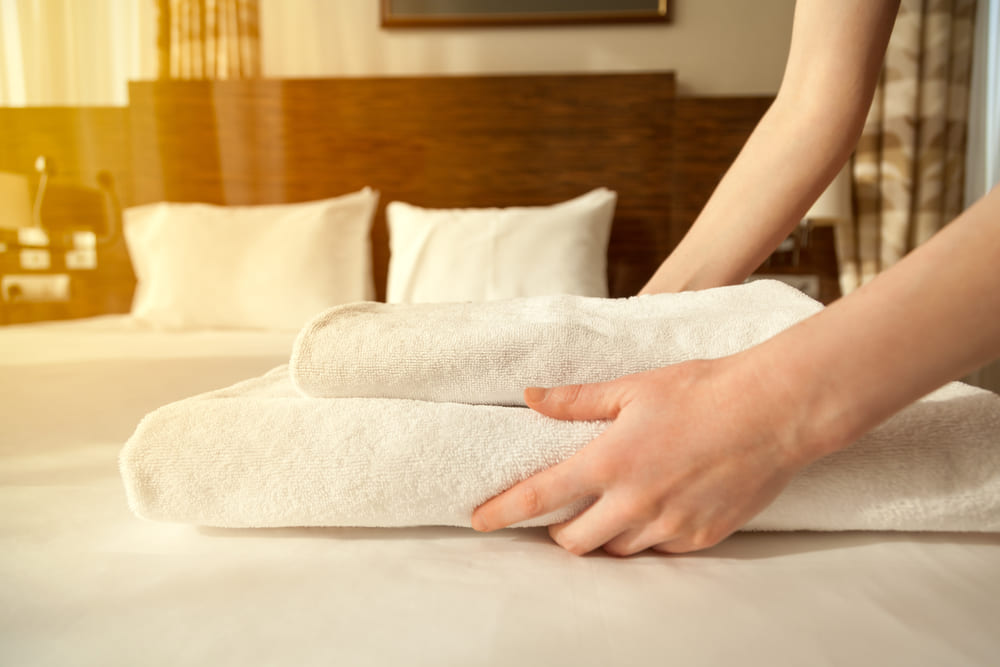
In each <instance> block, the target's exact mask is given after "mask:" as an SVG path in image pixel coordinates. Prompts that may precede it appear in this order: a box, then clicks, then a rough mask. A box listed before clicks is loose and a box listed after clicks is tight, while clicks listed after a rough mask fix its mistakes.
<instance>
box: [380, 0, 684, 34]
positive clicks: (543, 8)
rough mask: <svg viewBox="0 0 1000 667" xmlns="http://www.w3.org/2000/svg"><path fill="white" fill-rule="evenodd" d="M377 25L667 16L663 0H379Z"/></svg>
mask: <svg viewBox="0 0 1000 667" xmlns="http://www.w3.org/2000/svg"><path fill="white" fill-rule="evenodd" d="M381 3H382V26H383V27H385V28H419V27H445V26H498V25H531V24H549V25H553V24H562V23H631V22H646V21H669V20H670V11H669V10H670V4H671V3H670V2H668V0H381Z"/></svg>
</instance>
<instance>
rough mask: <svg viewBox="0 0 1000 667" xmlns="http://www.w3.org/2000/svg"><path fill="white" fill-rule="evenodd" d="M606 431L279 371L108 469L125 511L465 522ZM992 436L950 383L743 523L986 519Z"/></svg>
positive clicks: (821, 525) (217, 400)
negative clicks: (329, 384)
mask: <svg viewBox="0 0 1000 667" xmlns="http://www.w3.org/2000/svg"><path fill="white" fill-rule="evenodd" d="M605 426H606V423H605V422H565V421H558V420H554V419H549V418H546V417H543V416H541V415H539V414H537V413H535V412H533V411H532V410H530V409H528V408H519V407H496V406H474V405H463V404H457V403H429V402H423V401H413V400H402V399H375V398H343V399H314V398H304V397H302V396H300V395H299V394H298V392H297V391H296V389H295V388H294V387H293V385H292V382H291V379H290V377H289V373H288V368H287V367H286V366H282V367H279V368H276V369H274V370H272V371H270V372H269V373H267V374H265V375H264V376H262V377H259V378H255V379H252V380H247V381H245V382H241V383H238V384H236V385H233V386H232V387H228V388H226V389H221V390H218V391H214V392H209V393H207V394H201V395H199V396H194V397H192V398H188V399H185V400H182V401H178V402H176V403H172V404H170V405H166V406H164V407H162V408H160V409H158V410H156V411H154V412H152V413H150V414H149V415H147V416H146V417H145V418H144V419H143V420H142V422H141V423H140V424H139V426H138V428H137V429H136V431H135V433H134V434H133V435H132V437H131V438H130V439H129V441H128V443H126V445H125V448H124V449H123V451H122V454H121V473H122V478H123V480H124V482H125V487H126V491H127V495H128V500H129V505H130V506H131V508H132V510H133V511H134V512H135V513H136V514H138V515H139V516H141V517H144V518H148V519H154V520H160V521H173V522H182V523H193V524H199V525H206V526H220V527H277V526H417V525H450V526H468V525H469V520H470V516H471V514H472V510H473V509H474V508H475V507H476V506H477V505H479V504H480V503H482V502H483V501H485V500H486V499H488V498H490V497H492V496H493V495H495V494H497V493H499V492H500V491H503V490H504V489H506V488H508V487H510V486H511V485H513V484H514V483H515V482H517V481H519V480H521V479H524V478H525V477H528V476H529V475H531V474H532V473H534V472H537V471H539V470H541V469H543V468H545V467H548V466H551V465H552V464H554V463H557V462H559V461H562V460H564V459H566V458H567V457H569V456H571V455H572V454H573V453H574V452H576V451H577V450H578V449H580V448H581V447H582V446H583V445H585V444H586V443H587V442H589V441H590V440H591V439H592V438H593V437H594V436H596V435H597V434H598V433H600V432H601V431H602V430H603V429H604V428H605ZM998 440H1000V397H998V396H997V395H995V394H992V393H990V392H987V391H984V390H980V389H976V388H973V387H969V386H966V385H962V384H959V383H952V384H950V385H948V386H946V387H944V388H943V389H941V390H939V391H937V392H935V393H934V394H931V395H930V396H928V397H926V398H924V399H923V400H921V401H919V402H918V403H916V404H914V405H913V406H911V407H909V408H907V409H906V410H904V411H903V412H901V413H899V414H898V415H896V416H895V417H893V418H892V419H890V420H889V421H888V422H886V423H885V424H883V425H882V426H880V427H879V428H877V429H875V431H873V432H871V433H869V434H868V435H866V436H865V437H864V438H862V439H861V440H859V441H858V442H857V443H855V444H854V445H852V446H851V447H848V448H847V449H845V450H843V451H841V452H838V453H836V454H834V455H832V456H829V457H827V458H825V459H821V460H820V461H818V462H816V463H814V464H813V465H811V466H810V467H808V468H806V469H805V470H803V471H802V472H801V473H800V474H799V475H798V476H797V477H795V478H794V479H793V480H792V482H791V483H790V484H789V486H788V487H787V489H786V490H785V491H784V493H782V494H781V496H779V497H778V498H777V499H776V500H775V501H774V502H773V503H772V504H771V505H770V506H769V507H768V508H767V509H765V510H764V511H763V512H762V513H761V514H759V515H758V516H757V517H755V518H754V519H753V520H752V521H751V522H750V523H749V524H748V525H747V526H746V529H749V530H940V531H996V530H1000V442H998ZM584 506H585V504H584V505H577V506H575V507H571V508H564V509H563V510H560V511H559V512H556V513H553V514H551V515H549V516H546V517H539V518H537V519H534V520H532V521H531V522H529V523H526V524H524V525H545V524H549V523H553V522H555V521H560V520H564V519H566V518H568V517H569V516H571V515H573V514H575V513H577V512H579V511H581V509H583V507H584Z"/></svg>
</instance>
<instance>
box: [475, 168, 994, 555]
mask: <svg viewBox="0 0 1000 667" xmlns="http://www.w3.org/2000/svg"><path fill="white" fill-rule="evenodd" d="M998 265H1000V187H997V188H994V190H993V191H992V192H991V193H989V194H988V195H987V196H986V197H984V198H983V199H982V200H981V201H980V202H979V203H977V204H976V205H975V206H973V207H972V208H971V209H969V210H968V211H966V212H965V213H964V214H962V215H961V216H960V217H959V218H958V219H957V220H955V221H954V222H953V223H951V225H949V226H948V227H947V228H946V229H945V230H944V231H942V232H940V233H939V234H938V235H937V236H935V237H934V238H933V239H931V241H929V242H928V243H926V244H924V245H923V246H921V247H920V248H919V249H917V250H916V251H914V252H913V253H911V254H910V255H908V256H907V257H906V258H905V259H904V260H903V261H901V262H900V263H898V264H897V265H896V266H894V267H893V268H892V269H890V270H888V271H886V272H885V273H883V274H882V275H880V276H879V277H878V278H876V279H875V280H873V281H872V282H871V283H869V284H868V285H866V286H865V287H863V288H862V289H860V290H858V291H857V292H855V293H853V294H851V295H850V296H848V297H845V298H844V299H841V300H840V301H838V302H836V303H835V304H833V305H832V306H830V307H829V308H827V309H826V310H824V311H822V312H820V313H818V314H817V315H815V316H813V317H811V318H809V319H807V320H805V321H803V322H801V323H799V324H797V325H795V326H794V327H792V328H790V329H788V330H787V331H785V332H783V333H781V334H779V335H778V336H776V337H774V338H772V339H771V340H769V341H767V342H765V343H763V344H761V345H758V346H757V347H754V348H751V349H749V350H747V351H745V352H742V353H740V354H736V355H733V356H731V357H725V358H722V359H717V360H712V361H695V362H688V363H683V364H677V365H675V366H667V367H665V368H660V369H657V370H654V371H649V372H646V373H639V374H636V375H630V376H626V377H624V378H620V379H618V380H614V381H611V382H605V383H601V384H591V385H575V386H569V387H557V388H555V389H552V390H549V391H547V392H543V391H538V390H528V391H526V392H525V397H526V398H527V399H528V403H529V405H530V406H531V407H532V408H534V409H535V410H538V411H539V412H542V413H543V414H546V415H549V416H551V417H555V418H559V419H613V420H614V422H613V423H612V424H611V426H609V427H608V429H607V430H606V431H605V432H604V433H603V434H601V435H600V436H598V437H597V438H596V439H595V440H593V441H592V442H591V443H589V444H588V445H587V446H586V447H584V448H583V449H582V450H580V452H578V453H577V454H576V455H575V456H573V457H572V458H570V459H568V460H567V461H565V462H563V463H561V464H559V465H556V466H554V467H552V468H549V469H548V470H545V471H543V472H541V473H539V474H537V475H535V476H534V477H531V478H529V479H527V480H525V481H523V482H521V483H519V484H517V485H515V486H514V487H513V488H511V489H510V490H508V491H506V492H504V493H502V494H500V495H499V496H497V497H495V498H493V499H492V500H490V501H488V502H487V503H485V504H484V505H482V506H481V507H479V508H478V509H477V510H476V512H475V513H474V514H473V518H472V525H473V527H475V528H477V529H478V530H493V529H496V528H501V527H503V526H507V525H510V524H512V523H516V522H518V521H522V520H524V519H527V518H530V517H533V516H540V515H542V514H546V513H548V512H551V511H553V510H556V509H558V508H560V507H563V506H565V505H567V504H569V503H571V502H573V501H575V500H578V499H580V498H584V497H593V498H595V499H596V501H595V502H594V504H593V505H592V506H590V507H589V508H588V509H587V510H586V511H584V512H583V513H582V514H581V515H580V516H578V517H577V518H575V519H572V520H570V521H568V522H565V523H562V524H557V525H554V526H551V527H550V528H549V533H550V534H551V535H552V538H553V539H554V540H555V541H556V542H557V543H558V544H560V545H561V546H563V547H564V548H566V549H568V550H569V551H572V552H574V553H586V552H588V551H591V550H592V549H595V548H598V547H600V546H604V548H605V549H606V550H607V551H609V552H610V553H612V554H616V555H628V554H633V553H637V552H639V551H642V550H643V549H646V548H649V547H653V548H655V549H658V550H662V551H668V552H686V551H694V550H697V549H703V548H706V547H709V546H712V545H714V544H716V543H718V542H719V541H721V540H722V539H724V538H725V537H727V536H728V535H729V534H731V533H732V532H734V531H736V530H738V529H739V528H740V527H741V526H742V525H743V524H745V523H746V522H747V521H749V520H750V519H751V518H752V517H753V516H754V515H755V514H757V513H758V512H760V511H761V510H762V509H763V508H764V507H766V506H767V505H768V504H769V503H770V502H771V501H772V500H773V499H774V498H775V497H776V496H777V495H778V494H779V493H780V492H781V490H782V489H783V488H784V486H785V485H786V484H787V483H788V480H789V479H791V477H792V476H793V475H794V474H795V473H796V472H797V471H798V470H800V469H801V468H802V467H803V466H805V465H807V464H809V463H810V462H812V461H814V460H816V459H818V458H820V457H822V456H824V455H827V454H830V453H832V452H834V451H836V450H838V449H841V448H843V447H846V446H848V445H849V444H850V443H851V442H853V441H854V440H855V439H856V438H857V437H859V436H860V435H862V434H863V433H865V432H866V431H868V430H869V429H871V428H873V427H874V426H876V425H877V424H879V423H880V422H882V421H883V420H884V419H886V418H887V417H889V416H890V415H892V414H893V413H894V412H896V411H897V410H899V409H901V408H903V407H904V406H905V405H907V404H908V403H910V402H911V401H913V400H915V399H917V398H919V397H920V396H922V395H924V394H925V393H927V392H929V391H931V390H932V389H934V388H935V387H937V386H939V385H941V384H943V383H944V382H946V381H948V380H951V379H954V378H956V377H959V376H961V375H963V374H965V373H967V372H968V371H970V370H972V369H973V368H975V367H977V366H978V365H981V364H983V363H985V362H987V361H989V360H991V359H994V358H997V357H1000V272H998V271H997V266H998Z"/></svg>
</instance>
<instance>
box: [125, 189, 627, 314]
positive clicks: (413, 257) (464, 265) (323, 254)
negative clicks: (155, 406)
mask: <svg viewBox="0 0 1000 667" xmlns="http://www.w3.org/2000/svg"><path fill="white" fill-rule="evenodd" d="M378 199H379V195H378V193H377V192H375V191H374V190H371V189H369V188H365V189H363V190H361V191H358V192H355V193H352V194H348V195H344V196H341V197H336V198H332V199H324V200H321V201H313V202H305V203H299V204H279V205H265V206H215V205H211V204H197V203H167V202H161V203H157V204H150V205H146V206H139V207H136V208H132V209H128V210H127V211H126V212H125V239H126V242H127V244H128V249H129V254H130V255H131V258H132V264H133V266H134V268H135V272H136V276H137V277H138V279H139V284H138V287H137V289H136V294H135V298H134V301H133V305H132V315H133V316H134V317H135V318H136V319H137V320H139V321H142V322H145V323H147V324H150V325H153V326H157V327H160V328H166V329H220V328H221V329H275V330H291V331H295V330H298V329H299V328H300V327H302V325H303V324H305V322H306V321H307V320H308V319H309V318H310V317H311V316H313V315H315V314H316V313H318V312H320V311H322V310H325V309H326V308H330V307H331V306H336V305H340V304H345V303H353V302H358V301H369V300H372V299H374V296H375V291H374V286H373V277H372V261H371V254H372V249H371V241H370V233H371V226H372V219H373V217H374V214H375V210H376V207H377V205H378ZM615 201H616V195H615V193H614V192H611V191H610V190H607V189H604V188H598V189H596V190H593V191H592V192H589V193H587V194H585V195H583V196H581V197H577V198H576V199H572V200H570V201H567V202H563V203H560V204H556V205H553V206H536V207H512V208H502V209H501V208H488V209H437V210H432V209H423V208H418V207H416V206H412V205H409V204H405V203H402V202H392V203H391V204H389V206H388V207H387V217H388V224H389V233H390V247H391V259H390V264H389V276H388V294H387V300H388V301H389V302H390V303H425V302H442V301H489V300H495V299H505V298H513V297H521V296H542V295H552V294H574V295H580V296H596V297H602V296H607V294H608V288H607V278H606V274H607V247H608V238H609V236H610V233H611V223H612V218H613V217H614V210H615Z"/></svg>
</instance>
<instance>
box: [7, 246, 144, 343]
mask: <svg viewBox="0 0 1000 667" xmlns="http://www.w3.org/2000/svg"><path fill="white" fill-rule="evenodd" d="M0 234H2V238H0V324H20V323H27V322H39V321H42V320H62V319H69V318H76V317H88V316H92V315H98V314H101V313H105V312H117V311H120V310H122V306H121V304H119V303H118V302H120V301H122V299H121V298H120V292H121V289H116V282H119V281H116V280H114V273H115V271H114V270H110V271H109V268H112V267H106V266H101V267H100V270H99V268H98V251H99V249H98V246H97V242H96V237H95V235H94V233H93V232H90V231H76V232H72V231H71V232H61V233H54V234H49V233H46V232H45V231H44V230H42V229H40V228H37V227H30V228H21V229H16V230H0ZM111 249H113V246H112V248H109V250H111ZM103 254H104V255H107V253H103ZM102 259H110V258H109V257H106V256H105V257H102ZM111 264H114V262H111ZM109 297H110V298H109ZM109 301H110V302H109ZM126 307H127V304H126Z"/></svg>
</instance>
